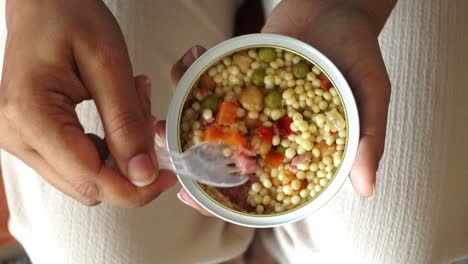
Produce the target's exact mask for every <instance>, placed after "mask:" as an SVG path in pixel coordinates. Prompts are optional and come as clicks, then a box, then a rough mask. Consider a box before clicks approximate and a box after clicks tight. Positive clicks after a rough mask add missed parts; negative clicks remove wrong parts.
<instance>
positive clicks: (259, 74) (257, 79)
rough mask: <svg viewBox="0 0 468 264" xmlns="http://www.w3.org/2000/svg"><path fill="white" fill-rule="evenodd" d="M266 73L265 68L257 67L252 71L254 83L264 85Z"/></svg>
mask: <svg viewBox="0 0 468 264" xmlns="http://www.w3.org/2000/svg"><path fill="white" fill-rule="evenodd" d="M265 75H266V74H265V71H264V70H262V69H256V70H255V71H254V72H253V73H252V77H251V80H252V83H253V84H255V85H257V86H264V85H265V82H264V81H263V80H264V79H265Z"/></svg>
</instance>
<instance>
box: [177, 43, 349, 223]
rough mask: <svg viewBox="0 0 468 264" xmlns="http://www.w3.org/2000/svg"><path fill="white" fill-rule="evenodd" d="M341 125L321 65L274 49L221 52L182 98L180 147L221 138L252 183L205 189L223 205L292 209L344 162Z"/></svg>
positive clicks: (338, 105)
mask: <svg viewBox="0 0 468 264" xmlns="http://www.w3.org/2000/svg"><path fill="white" fill-rule="evenodd" d="M346 129H347V122H346V120H345V114H344V109H343V103H342V100H341V98H340V96H339V93H338V91H337V90H336V88H335V87H333V86H332V83H331V82H330V80H329V79H328V77H327V76H326V75H325V74H324V73H322V72H321V70H320V68H318V67H317V66H315V65H313V64H312V63H310V62H308V61H307V60H305V59H304V58H302V57H301V56H299V55H297V54H294V53H291V52H289V51H286V50H283V49H280V48H269V47H259V48H251V49H248V50H242V51H238V52H235V53H233V54H230V55H228V56H225V57H224V58H222V59H221V60H219V61H218V62H217V63H215V64H214V65H213V66H211V67H210V68H209V69H208V70H207V71H206V72H204V73H203V74H202V75H201V76H200V78H199V79H198V81H197V82H196V83H195V84H194V87H193V88H192V89H191V94H190V95H189V96H188V98H187V99H186V101H185V104H184V109H183V113H182V119H181V124H180V130H181V133H180V140H181V142H182V147H183V150H186V149H188V148H190V147H191V146H193V145H195V144H198V143H200V142H202V141H220V142H223V143H225V144H227V145H229V146H231V147H230V148H226V149H225V151H224V153H223V154H224V155H225V156H226V157H232V158H233V159H234V160H235V161H236V164H237V166H238V167H239V168H240V169H241V171H242V174H244V175H249V176H250V177H249V178H250V180H249V181H248V182H247V183H245V184H244V185H242V186H239V187H234V188H214V187H211V186H203V188H204V190H205V191H206V193H207V194H208V195H210V196H211V197H212V198H214V199H216V200H217V201H219V202H221V203H222V204H224V205H225V206H228V207H230V208H233V209H235V210H239V211H242V212H247V213H254V214H272V213H279V212H283V211H287V210H291V209H293V208H295V207H297V206H299V205H301V204H303V203H305V202H307V201H309V200H311V199H313V198H314V197H316V196H317V195H318V194H319V193H320V192H321V191H322V190H323V189H324V188H326V187H327V186H328V184H329V183H330V181H331V180H332V179H333V177H334V175H335V173H336V171H337V169H338V168H339V166H340V165H341V162H342V159H343V151H344V149H345V145H346V142H347V131H346Z"/></svg>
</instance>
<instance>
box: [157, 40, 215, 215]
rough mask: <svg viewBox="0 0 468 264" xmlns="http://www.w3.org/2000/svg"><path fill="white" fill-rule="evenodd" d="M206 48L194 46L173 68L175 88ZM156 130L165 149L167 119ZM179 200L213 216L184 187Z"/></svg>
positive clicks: (172, 76)
mask: <svg viewBox="0 0 468 264" xmlns="http://www.w3.org/2000/svg"><path fill="white" fill-rule="evenodd" d="M205 51H206V49H204V48H203V47H200V46H194V47H192V48H190V49H189V50H188V51H187V52H186V53H185V55H184V56H182V58H180V60H179V61H178V62H176V64H174V66H172V69H171V81H172V85H173V86H172V87H173V88H174V89H175V87H176V86H177V83H178V82H179V80H180V78H182V75H184V73H185V71H186V70H187V69H188V68H189V67H190V65H192V63H193V62H194V61H195V60H196V59H197V58H198V57H200V56H201V55H202V54H203V53H204V52H205ZM154 130H155V140H154V141H155V144H156V147H157V148H160V149H165V148H166V143H165V142H166V121H165V120H160V121H158V122H156V123H155V125H154ZM177 197H178V198H179V200H181V201H182V202H183V203H185V204H187V205H188V206H191V207H193V208H194V209H195V210H197V211H198V212H200V213H201V214H203V215H206V216H212V215H211V214H210V213H209V212H208V211H206V210H205V209H204V208H203V207H201V206H200V205H199V204H198V203H197V202H196V201H195V200H193V199H192V197H191V196H190V195H189V194H188V193H187V192H186V191H185V189H184V188H181V189H180V191H179V193H178V194H177Z"/></svg>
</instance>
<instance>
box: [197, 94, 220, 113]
mask: <svg viewBox="0 0 468 264" xmlns="http://www.w3.org/2000/svg"><path fill="white" fill-rule="evenodd" d="M218 102H219V97H217V96H216V95H212V94H210V95H207V96H206V97H205V98H204V99H203V101H202V103H201V107H202V109H210V110H211V111H213V112H215V111H216V110H217V109H218Z"/></svg>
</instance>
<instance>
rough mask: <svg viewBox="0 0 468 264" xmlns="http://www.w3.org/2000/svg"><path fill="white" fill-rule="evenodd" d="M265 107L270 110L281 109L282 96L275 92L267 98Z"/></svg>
mask: <svg viewBox="0 0 468 264" xmlns="http://www.w3.org/2000/svg"><path fill="white" fill-rule="evenodd" d="M265 106H266V107H268V108H270V109H276V108H280V107H281V94H280V93H279V92H278V91H273V92H271V93H269V94H268V95H267V96H266V97H265Z"/></svg>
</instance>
